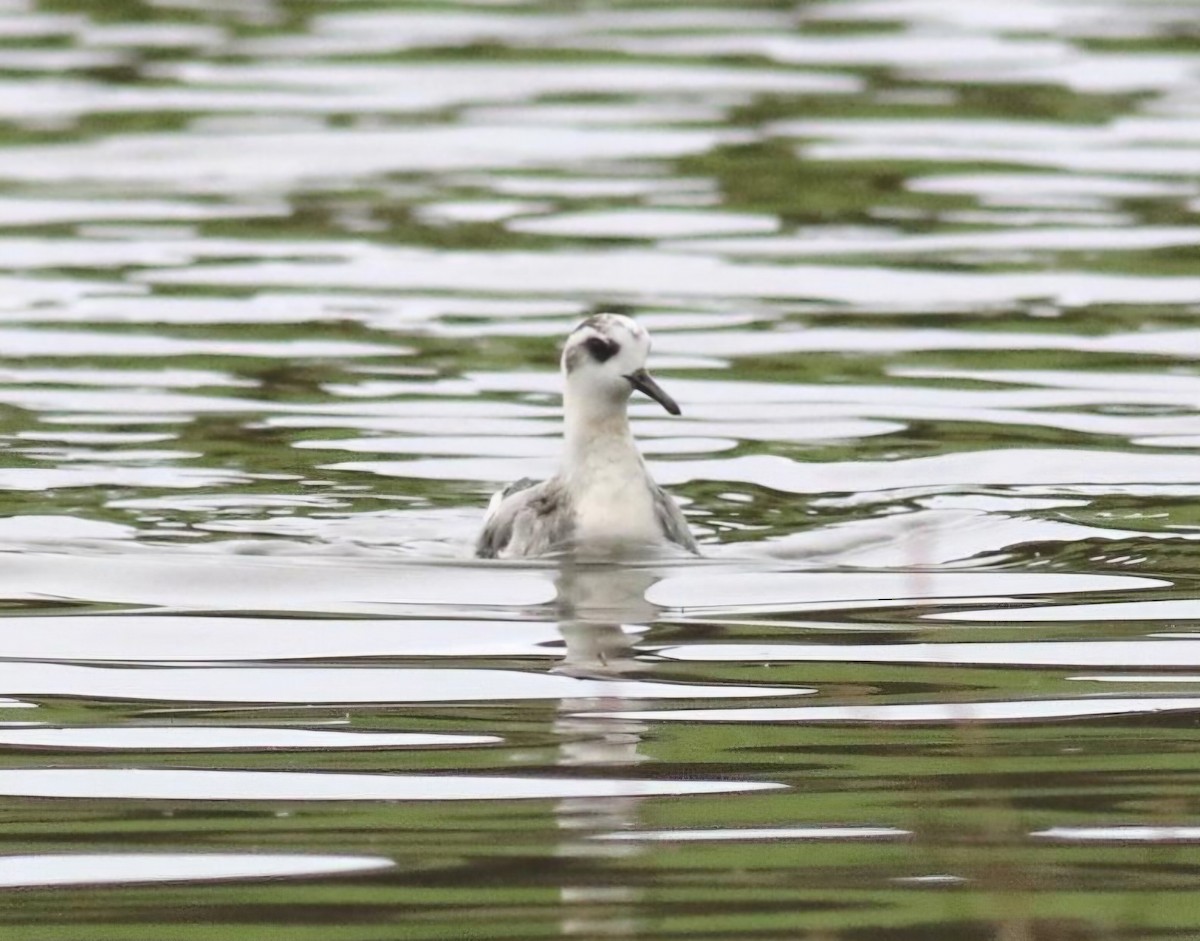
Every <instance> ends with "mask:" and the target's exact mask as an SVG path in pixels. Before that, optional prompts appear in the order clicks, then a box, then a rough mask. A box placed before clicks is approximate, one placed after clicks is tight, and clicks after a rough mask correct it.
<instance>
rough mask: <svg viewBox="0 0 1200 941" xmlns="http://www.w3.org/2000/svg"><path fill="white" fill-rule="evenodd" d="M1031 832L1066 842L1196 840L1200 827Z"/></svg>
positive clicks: (1074, 828) (1080, 829)
mask: <svg viewBox="0 0 1200 941" xmlns="http://www.w3.org/2000/svg"><path fill="white" fill-rule="evenodd" d="M1029 835H1030V836H1033V837H1039V838H1041V839H1043V840H1054V841H1056V842H1062V843H1093V842H1104V843H1196V842H1200V827H1138V826H1128V827H1051V828H1050V829H1049V830H1038V831H1036V832H1034V833H1031V834H1029Z"/></svg>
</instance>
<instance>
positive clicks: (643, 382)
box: [625, 369, 682, 415]
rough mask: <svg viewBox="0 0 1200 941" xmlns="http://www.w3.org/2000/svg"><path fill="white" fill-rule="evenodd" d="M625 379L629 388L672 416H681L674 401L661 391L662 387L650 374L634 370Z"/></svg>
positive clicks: (641, 370) (642, 370)
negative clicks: (644, 394)
mask: <svg viewBox="0 0 1200 941" xmlns="http://www.w3.org/2000/svg"><path fill="white" fill-rule="evenodd" d="M625 378H626V379H628V380H629V384H630V385H631V386H633V387H634V388H635V389H637V390H638V391H639V392H644V393H646V395H648V396H650V398H652V399H654V401H655V402H657V403H658V404H659V405H661V406H662V407H663V408H665V409H666V410H667V411H668V412H670V413H671V414H672V415H680V414H682V412H681V411H680V408H679V406H678V404H676V402H675V400H674V399H673V398H671V397H670V396H669V395H667V393H665V392H664V391H663V390H662V386H660V385H659V384H658V383H657V382H655V381H654V377H653V376H651V375H650V373H648V372H646V370H644V369H638V370H635V371H634V372H631V373H630V374H629V375H628V376H626V377H625Z"/></svg>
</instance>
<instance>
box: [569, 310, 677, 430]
mask: <svg viewBox="0 0 1200 941" xmlns="http://www.w3.org/2000/svg"><path fill="white" fill-rule="evenodd" d="M649 355H650V334H649V333H647V332H646V330H645V328H644V327H642V326H641V325H640V324H638V323H637V322H636V321H635V320H633V319H631V318H629V317H626V316H625V315H624V314H609V313H602V314H594V315H593V316H591V317H588V318H587V320H585V321H583V322H582V323H581V324H580V325H579V326H578V327H576V328H575V329H574V330H573V331H572V332H571V334H570V336H568V337H567V342H566V345H565V346H564V347H563V354H562V369H563V374H564V375H565V376H566V380H567V387H568V389H569V390H570V391H571V392H572V393H578V394H579V395H580V396H583V397H587V398H588V399H589V400H591V401H594V402H605V403H610V404H612V405H614V406H618V405H620V406H623V405H624V403H625V402H627V401H628V400H629V396H630V395H631V394H632V393H633V390H634V389H637V390H638V391H639V392H644V393H645V394H646V395H648V396H650V398H652V399H654V401H656V402H657V403H658V404H659V405H661V406H662V407H663V408H665V409H666V410H667V411H668V412H670V413H671V414H672V415H678V414H680V409H679V406H678V405H677V404H676V403H675V400H674V399H673V398H671V397H670V396H669V395H667V393H666V392H664V391H663V390H662V388H661V387H660V386H659V384H658V383H657V382H655V381H654V378H653V377H652V376H651V375H650V373H649V372H647V371H646V358H647V357H648V356H649Z"/></svg>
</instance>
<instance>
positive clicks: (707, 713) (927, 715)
mask: <svg viewBox="0 0 1200 941" xmlns="http://www.w3.org/2000/svg"><path fill="white" fill-rule="evenodd" d="M1195 710H1200V698H1169V697H1161V698H1154V697H1144V698H1140V699H1139V698H1133V697H1129V696H1114V697H1112V698H1104V697H1093V698H1090V699H1028V700H1021V699H1013V700H1006V701H1003V702H940V703H912V704H904V705H890V706H875V705H862V706H800V707H787V706H781V707H779V708H762V709H676V710H669V711H667V710H659V711H653V712H628V713H616V715H620V716H622V717H624V718H627V719H642V720H646V721H664V722H854V723H861V724H865V725H869V724H872V723H877V722H879V723H885V722H920V723H931V724H939V725H940V724H945V723H949V724H955V723H960V722H1044V721H1047V720H1054V719H1082V718H1087V717H1089V716H1123V715H1143V714H1147V713H1156V712H1182V711H1195Z"/></svg>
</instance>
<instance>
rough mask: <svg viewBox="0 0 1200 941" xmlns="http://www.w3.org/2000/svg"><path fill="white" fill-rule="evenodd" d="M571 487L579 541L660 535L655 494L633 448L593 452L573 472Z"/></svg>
mask: <svg viewBox="0 0 1200 941" xmlns="http://www.w3.org/2000/svg"><path fill="white" fill-rule="evenodd" d="M571 491H572V492H571V502H572V505H573V509H574V511H575V539H576V541H577V542H578V543H579V544H587V543H650V542H657V541H659V540H661V539H662V530H661V527H660V526H659V523H658V517H657V515H656V514H655V511H654V497H653V495H652V494H651V492H650V488H649V485H648V479H647V477H646V471H645V469H644V468H643V466H642V462H641V459H640V458H639V457H638V456H637V454H636V452H634V453H632V454H631V453H630V452H629V451H624V452H623V453H622V452H621V451H615V452H612V453H608V454H594V455H593V456H592V460H589V461H588V463H587V465H586V466H584V467H582V468H577V469H576V472H575V473H574V474H573V475H572V479H571Z"/></svg>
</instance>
